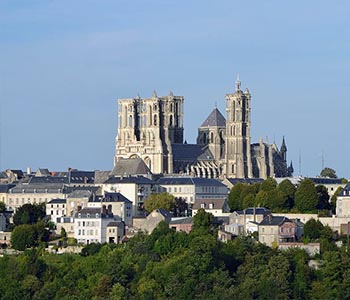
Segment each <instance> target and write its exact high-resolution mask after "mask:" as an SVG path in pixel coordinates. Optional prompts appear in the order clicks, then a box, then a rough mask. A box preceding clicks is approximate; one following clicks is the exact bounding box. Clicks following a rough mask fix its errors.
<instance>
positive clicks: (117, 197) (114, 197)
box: [89, 193, 132, 203]
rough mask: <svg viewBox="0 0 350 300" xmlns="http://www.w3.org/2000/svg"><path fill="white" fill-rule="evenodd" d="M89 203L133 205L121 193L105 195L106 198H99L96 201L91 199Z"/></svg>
mask: <svg viewBox="0 0 350 300" xmlns="http://www.w3.org/2000/svg"><path fill="white" fill-rule="evenodd" d="M89 202H124V203H132V201H130V200H129V199H128V198H126V197H125V196H123V195H122V194H121V193H105V195H104V196H97V197H95V199H90V200H89Z"/></svg>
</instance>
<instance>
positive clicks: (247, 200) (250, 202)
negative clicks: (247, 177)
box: [243, 194, 255, 208]
mask: <svg viewBox="0 0 350 300" xmlns="http://www.w3.org/2000/svg"><path fill="white" fill-rule="evenodd" d="M253 206H255V196H254V195H253V194H248V195H247V196H245V197H244V199H243V208H248V207H253Z"/></svg>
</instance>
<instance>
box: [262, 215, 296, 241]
mask: <svg viewBox="0 0 350 300" xmlns="http://www.w3.org/2000/svg"><path fill="white" fill-rule="evenodd" d="M296 227H297V226H296V224H295V223H294V222H293V221H292V220H290V219H288V218H286V217H280V216H272V215H268V216H266V217H265V218H264V219H263V220H262V221H261V222H260V223H259V226H258V229H259V242H261V243H263V244H265V245H267V246H269V247H274V246H275V247H277V246H278V245H279V243H281V242H284V243H285V242H295V241H296V231H297V229H296Z"/></svg>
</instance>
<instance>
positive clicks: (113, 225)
mask: <svg viewBox="0 0 350 300" xmlns="http://www.w3.org/2000/svg"><path fill="white" fill-rule="evenodd" d="M106 230H107V231H106V240H107V243H116V244H119V243H121V242H122V240H123V237H124V236H125V223H124V222H122V221H119V222H118V221H112V222H109V223H108V224H107V228H106Z"/></svg>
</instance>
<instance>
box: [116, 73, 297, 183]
mask: <svg viewBox="0 0 350 300" xmlns="http://www.w3.org/2000/svg"><path fill="white" fill-rule="evenodd" d="M183 106H184V97H182V96H174V95H173V93H172V92H170V94H169V95H168V96H161V97H159V96H158V95H157V94H156V92H154V93H153V95H152V97H151V98H140V97H139V96H137V97H136V98H127V99H119V100H118V132H117V137H116V152H115V157H114V164H115V166H116V165H117V164H118V162H119V161H120V160H123V159H132V158H141V159H142V160H143V161H144V163H145V164H146V165H147V167H148V168H149V169H150V171H151V172H152V173H153V174H187V175H191V176H196V177H207V178H221V179H223V178H225V177H227V178H267V177H269V176H271V177H272V176H275V177H286V176H291V175H292V172H293V167H292V163H291V164H290V166H289V167H287V147H286V144H285V140H284V138H283V141H282V145H281V147H280V149H278V147H277V145H276V144H275V143H273V144H268V143H266V142H264V141H263V140H262V139H260V140H259V142H258V143H251V138H250V128H251V119H250V110H251V95H250V93H249V90H248V89H247V88H246V89H245V90H244V91H242V90H241V82H240V81H239V79H237V81H236V87H235V92H234V93H231V94H227V95H226V119H225V117H224V116H223V115H222V114H221V112H220V111H219V110H218V109H217V108H214V110H213V111H212V112H211V113H210V114H209V116H208V117H207V118H206V120H205V121H204V122H203V123H202V125H201V126H200V127H199V129H198V136H197V141H196V144H188V143H187V142H186V141H184V127H183V118H184V110H183Z"/></svg>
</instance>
